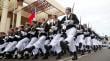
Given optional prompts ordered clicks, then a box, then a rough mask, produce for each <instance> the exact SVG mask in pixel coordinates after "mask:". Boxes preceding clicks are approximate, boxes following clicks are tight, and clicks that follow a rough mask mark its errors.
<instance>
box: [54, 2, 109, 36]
mask: <svg viewBox="0 0 110 61" xmlns="http://www.w3.org/2000/svg"><path fill="white" fill-rule="evenodd" d="M56 1H57V2H58V3H59V4H61V5H62V6H63V7H64V8H65V7H71V8H72V7H73V4H74V11H73V12H74V13H75V14H76V15H77V17H78V18H79V19H80V18H81V22H82V24H84V23H86V24H89V27H91V28H92V29H93V30H95V31H96V32H97V33H98V34H99V35H101V36H103V35H108V36H110V0H56Z"/></svg>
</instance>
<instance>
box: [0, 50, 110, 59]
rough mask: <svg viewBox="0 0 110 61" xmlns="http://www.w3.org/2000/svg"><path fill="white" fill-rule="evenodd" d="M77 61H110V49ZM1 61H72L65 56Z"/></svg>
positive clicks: (80, 57)
mask: <svg viewBox="0 0 110 61" xmlns="http://www.w3.org/2000/svg"><path fill="white" fill-rule="evenodd" d="M78 58H79V59H78V60H76V61H110V49H103V50H101V51H97V52H92V53H91V54H85V55H84V56H80V55H79V57H78ZM0 61H72V60H71V57H70V56H68V55H65V56H63V58H62V59H60V60H56V59H55V57H54V56H51V57H49V59H48V60H42V59H41V57H39V59H37V60H32V59H28V60H19V59H0Z"/></svg>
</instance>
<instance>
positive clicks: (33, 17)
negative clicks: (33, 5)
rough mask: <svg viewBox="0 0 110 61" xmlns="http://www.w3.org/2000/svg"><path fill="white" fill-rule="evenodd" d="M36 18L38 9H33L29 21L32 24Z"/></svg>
mask: <svg viewBox="0 0 110 61" xmlns="http://www.w3.org/2000/svg"><path fill="white" fill-rule="evenodd" d="M35 18H36V10H33V11H32V13H31V15H30V16H29V23H30V24H31V25H32V21H33V20H35Z"/></svg>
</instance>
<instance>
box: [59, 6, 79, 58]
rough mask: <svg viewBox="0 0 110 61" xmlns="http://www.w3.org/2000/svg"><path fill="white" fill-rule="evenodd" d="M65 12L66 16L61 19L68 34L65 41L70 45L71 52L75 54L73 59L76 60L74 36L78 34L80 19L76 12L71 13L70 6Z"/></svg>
mask: <svg viewBox="0 0 110 61" xmlns="http://www.w3.org/2000/svg"><path fill="white" fill-rule="evenodd" d="M65 13H66V16H64V18H63V19H62V20H61V23H62V26H63V29H64V30H65V32H66V34H67V38H66V39H65V40H64V41H65V43H66V44H67V46H68V49H69V52H70V53H72V55H73V56H74V57H73V58H72V59H73V60H76V59H77V51H76V46H75V41H74V36H75V34H76V25H78V24H79V20H78V18H77V16H76V15H75V14H73V13H71V8H69V7H67V8H66V11H65Z"/></svg>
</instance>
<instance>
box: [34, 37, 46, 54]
mask: <svg viewBox="0 0 110 61" xmlns="http://www.w3.org/2000/svg"><path fill="white" fill-rule="evenodd" d="M45 41H46V36H41V37H40V38H39V39H38V40H37V41H36V42H35V43H34V44H33V46H34V47H35V49H34V50H32V53H33V55H36V54H38V52H39V48H41V50H42V51H43V53H44V54H45V53H46V49H45V48H44V45H45Z"/></svg>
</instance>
